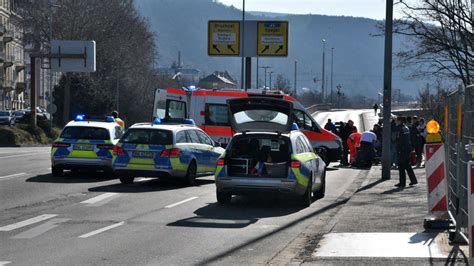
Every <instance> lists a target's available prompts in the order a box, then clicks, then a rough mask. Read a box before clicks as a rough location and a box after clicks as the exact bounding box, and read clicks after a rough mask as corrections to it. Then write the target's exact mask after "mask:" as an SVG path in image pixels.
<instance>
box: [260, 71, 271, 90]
mask: <svg viewBox="0 0 474 266" xmlns="http://www.w3.org/2000/svg"><path fill="white" fill-rule="evenodd" d="M260 68H263V69H264V70H265V73H264V75H265V78H264V87H263V88H264V89H266V88H267V69H269V68H272V67H271V66H261V67H260Z"/></svg>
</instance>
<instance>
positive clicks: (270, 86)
mask: <svg viewBox="0 0 474 266" xmlns="http://www.w3.org/2000/svg"><path fill="white" fill-rule="evenodd" d="M268 74H269V75H270V85H269V86H268V88H270V90H271V89H272V74H273V71H270V72H269V73H268Z"/></svg>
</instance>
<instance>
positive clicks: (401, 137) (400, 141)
mask: <svg viewBox="0 0 474 266" xmlns="http://www.w3.org/2000/svg"><path fill="white" fill-rule="evenodd" d="M405 121H406V120H405V118H404V117H397V118H396V119H395V123H396V125H397V127H398V136H397V139H396V143H397V149H398V159H399V162H398V174H399V183H398V184H396V185H395V186H396V187H401V188H403V187H405V186H406V174H408V177H409V178H410V186H413V185H416V184H418V181H417V180H416V176H415V173H414V172H413V169H412V168H411V165H410V153H411V151H412V148H411V147H412V145H411V143H410V142H411V141H410V129H408V127H407V126H406V125H405ZM405 172H406V173H405Z"/></svg>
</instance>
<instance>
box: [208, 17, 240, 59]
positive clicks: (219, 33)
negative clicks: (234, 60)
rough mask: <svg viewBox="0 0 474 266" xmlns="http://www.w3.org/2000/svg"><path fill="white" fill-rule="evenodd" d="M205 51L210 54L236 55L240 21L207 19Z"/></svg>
mask: <svg viewBox="0 0 474 266" xmlns="http://www.w3.org/2000/svg"><path fill="white" fill-rule="evenodd" d="M207 53H208V54H209V55H211V56H238V55H239V54H240V21H234V20H224V21H216V20H211V21H209V23H208V43H207Z"/></svg>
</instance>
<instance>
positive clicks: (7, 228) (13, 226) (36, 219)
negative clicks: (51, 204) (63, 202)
mask: <svg viewBox="0 0 474 266" xmlns="http://www.w3.org/2000/svg"><path fill="white" fill-rule="evenodd" d="M56 216H58V215H57V214H42V215H40V216H36V217H33V218H30V219H28V220H24V221H21V222H18V223H14V224H10V225H6V226H3V227H0V231H3V232H7V231H11V230H15V229H18V228H21V227H25V226H28V225H30V224H35V223H39V222H42V221H44V220H48V219H51V218H53V217H56Z"/></svg>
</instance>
